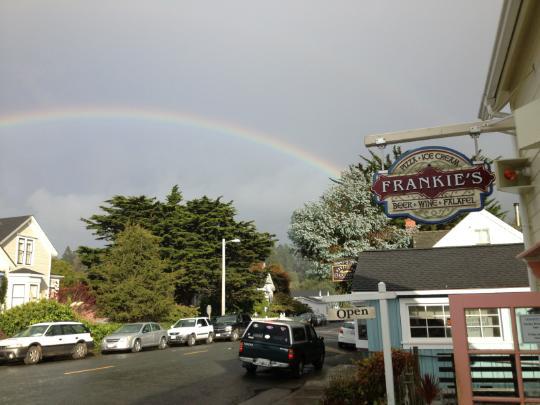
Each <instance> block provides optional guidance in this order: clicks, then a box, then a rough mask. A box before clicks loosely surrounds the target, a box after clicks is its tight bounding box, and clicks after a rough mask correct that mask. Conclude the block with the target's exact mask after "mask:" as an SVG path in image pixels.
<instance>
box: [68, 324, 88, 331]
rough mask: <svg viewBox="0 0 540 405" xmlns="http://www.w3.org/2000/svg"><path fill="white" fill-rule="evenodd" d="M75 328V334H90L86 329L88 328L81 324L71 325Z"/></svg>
mask: <svg viewBox="0 0 540 405" xmlns="http://www.w3.org/2000/svg"><path fill="white" fill-rule="evenodd" d="M71 326H72V327H73V330H74V331H75V333H90V331H89V330H88V329H86V326H84V325H81V324H76V325H71Z"/></svg>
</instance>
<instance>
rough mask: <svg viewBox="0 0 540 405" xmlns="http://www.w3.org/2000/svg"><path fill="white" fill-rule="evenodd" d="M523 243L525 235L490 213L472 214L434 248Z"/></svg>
mask: <svg viewBox="0 0 540 405" xmlns="http://www.w3.org/2000/svg"><path fill="white" fill-rule="evenodd" d="M507 243H523V234H522V233H521V232H519V231H518V230H517V229H515V228H514V227H512V226H510V225H508V224H507V223H506V222H504V221H503V220H501V219H499V218H497V217H496V216H495V215H493V214H491V213H490V212H489V211H486V210H482V211H478V212H471V213H469V214H468V215H467V216H466V217H465V218H463V219H462V220H461V221H459V223H458V224H457V225H456V226H454V227H453V228H452V229H451V230H450V231H449V232H448V233H447V234H446V235H444V236H443V237H442V238H441V239H439V240H438V241H437V243H435V244H434V245H433V247H436V248H438V247H448V246H473V245H498V244H507Z"/></svg>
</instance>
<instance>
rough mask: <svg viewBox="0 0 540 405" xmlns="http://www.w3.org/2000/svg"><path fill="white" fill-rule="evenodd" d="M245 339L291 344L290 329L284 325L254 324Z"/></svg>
mask: <svg viewBox="0 0 540 405" xmlns="http://www.w3.org/2000/svg"><path fill="white" fill-rule="evenodd" d="M244 337H245V338H246V339H249V340H254V341H258V342H268V343H277V344H289V328H288V327H287V326H284V325H273V324H270V323H264V322H254V323H252V324H251V326H250V327H249V329H248V330H247V332H246V334H245V335H244Z"/></svg>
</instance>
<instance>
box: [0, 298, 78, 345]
mask: <svg viewBox="0 0 540 405" xmlns="http://www.w3.org/2000/svg"><path fill="white" fill-rule="evenodd" d="M72 320H77V317H76V315H75V313H74V312H73V310H72V309H71V308H70V307H69V306H68V305H65V304H60V303H59V302H56V301H54V300H46V299H43V300H40V301H32V302H28V303H26V304H23V305H19V306H16V307H15V308H11V309H9V310H7V311H4V312H2V313H1V314H0V330H1V331H2V332H3V333H4V334H5V335H7V336H13V335H14V334H15V333H17V332H19V331H20V330H22V329H24V328H25V327H27V326H28V325H31V324H33V323H39V322H55V321H72Z"/></svg>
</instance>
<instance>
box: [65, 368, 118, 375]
mask: <svg viewBox="0 0 540 405" xmlns="http://www.w3.org/2000/svg"><path fill="white" fill-rule="evenodd" d="M113 367H114V366H103V367H97V368H88V369H86V370H78V371H68V372H67V373H64V375H70V374H79V373H86V372H88V371H98V370H105V369H107V368H113Z"/></svg>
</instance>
